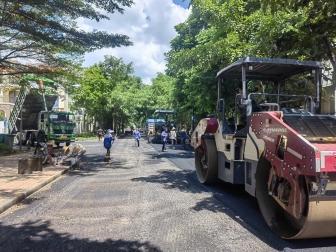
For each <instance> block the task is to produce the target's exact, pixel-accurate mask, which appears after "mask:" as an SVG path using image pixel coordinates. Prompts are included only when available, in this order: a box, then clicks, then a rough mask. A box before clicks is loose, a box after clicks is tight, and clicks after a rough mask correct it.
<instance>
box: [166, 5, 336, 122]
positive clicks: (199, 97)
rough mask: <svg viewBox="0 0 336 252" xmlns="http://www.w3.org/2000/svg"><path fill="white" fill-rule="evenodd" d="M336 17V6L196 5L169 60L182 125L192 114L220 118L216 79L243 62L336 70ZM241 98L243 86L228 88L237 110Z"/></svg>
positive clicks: (227, 85)
mask: <svg viewBox="0 0 336 252" xmlns="http://www.w3.org/2000/svg"><path fill="white" fill-rule="evenodd" d="M335 13H336V2H335V1H332V0H328V1H318V0H309V1H303V0H302V1H293V0H282V1H274V0H260V1H259V0H250V1H246V0H226V1H218V0H194V1H192V9H191V15H190V16H189V17H188V19H187V20H186V21H185V22H184V23H182V24H179V25H177V26H176V31H177V33H178V35H177V36H176V37H175V38H174V39H173V40H172V42H171V50H170V51H169V52H168V53H167V55H166V56H167V61H168V64H167V66H168V68H167V73H168V75H169V76H171V77H173V78H175V79H176V82H175V93H174V99H175V104H176V106H177V108H178V111H179V115H180V117H181V120H183V118H190V116H191V114H192V111H194V112H195V114H196V115H198V116H199V117H202V116H204V115H205V114H207V113H214V111H215V109H216V100H217V90H216V82H217V80H216V73H217V72H218V71H219V70H220V69H222V68H223V67H225V66H227V65H228V64H230V63H232V62H234V61H235V60H237V59H239V58H241V57H245V56H257V57H285V58H287V57H288V58H297V59H300V60H321V61H325V60H329V61H330V62H331V64H332V66H333V69H334V70H335V69H336V51H335V50H336V47H335V41H336V22H335V17H334V16H335V15H334V14H335ZM334 72H335V71H334ZM334 79H335V77H334ZM292 91H293V90H292ZM294 91H298V90H294ZM236 92H237V85H235V84H234V83H232V82H231V83H225V85H224V92H223V96H224V98H225V99H226V101H227V102H228V103H229V104H231V105H232V104H233V101H232V100H233V98H234V95H235V93H236Z"/></svg>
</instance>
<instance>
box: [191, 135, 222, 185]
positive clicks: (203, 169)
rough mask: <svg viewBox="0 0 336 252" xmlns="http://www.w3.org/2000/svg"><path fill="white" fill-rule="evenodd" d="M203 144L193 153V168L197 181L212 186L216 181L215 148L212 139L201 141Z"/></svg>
mask: <svg viewBox="0 0 336 252" xmlns="http://www.w3.org/2000/svg"><path fill="white" fill-rule="evenodd" d="M202 141H203V143H202V145H201V146H200V147H198V148H197V149H196V151H195V166H196V174H197V177H198V180H199V181H200V182H201V183H202V184H212V183H214V182H215V181H216V180H217V172H218V165H217V162H218V161H217V148H216V143H215V140H214V139H207V138H204V139H202Z"/></svg>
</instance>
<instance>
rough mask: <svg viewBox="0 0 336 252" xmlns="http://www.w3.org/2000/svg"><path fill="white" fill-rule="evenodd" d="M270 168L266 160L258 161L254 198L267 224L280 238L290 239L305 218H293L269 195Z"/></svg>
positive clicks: (299, 228) (298, 230)
mask: <svg viewBox="0 0 336 252" xmlns="http://www.w3.org/2000/svg"><path fill="white" fill-rule="evenodd" d="M271 169H272V168H271V165H270V163H269V162H268V161H267V160H265V159H261V160H260V161H259V163H258V167H257V172H256V198H257V201H258V205H259V209H260V211H261V213H262V215H263V217H264V219H265V221H266V223H267V225H268V226H269V227H270V228H271V229H272V230H273V231H274V232H275V233H277V234H278V235H279V236H281V237H282V238H284V239H290V238H293V237H294V236H295V235H296V234H298V233H299V232H300V230H301V229H302V227H303V224H304V222H305V219H306V218H305V217H302V218H301V219H300V220H297V219H295V218H294V217H292V216H291V215H290V214H288V213H287V212H286V211H285V210H284V209H283V208H282V207H281V206H280V205H279V204H278V203H277V202H276V201H275V200H274V199H273V197H272V196H270V195H269V193H268V188H267V187H268V178H269V173H270V171H271Z"/></svg>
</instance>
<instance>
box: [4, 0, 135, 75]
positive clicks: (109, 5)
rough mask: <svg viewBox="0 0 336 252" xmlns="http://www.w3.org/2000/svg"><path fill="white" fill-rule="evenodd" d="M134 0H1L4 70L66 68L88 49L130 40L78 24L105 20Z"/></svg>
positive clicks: (111, 45)
mask: <svg viewBox="0 0 336 252" xmlns="http://www.w3.org/2000/svg"><path fill="white" fill-rule="evenodd" d="M132 3H133V1H132V0H106V1H100V0H67V1H59V0H51V1H46V0H1V1H0V13H1V14H0V15H1V16H0V70H1V71H0V75H6V74H20V73H31V72H33V73H46V72H55V71H60V70H61V69H63V68H64V67H66V66H67V65H69V64H70V63H72V62H74V61H76V59H77V57H78V56H79V55H81V54H83V53H84V52H88V51H92V50H96V49H99V48H102V47H116V46H122V45H125V46H127V45H130V44H131V42H130V41H129V39H128V37H127V36H125V35H121V34H110V33H107V32H104V31H97V30H94V31H92V32H87V31H84V30H82V29H81V28H80V27H78V24H77V20H78V18H86V19H92V20H96V21H100V20H102V19H109V17H108V14H111V13H114V12H116V11H117V12H121V13H122V12H123V10H124V9H123V8H124V7H127V6H130V5H131V4H132Z"/></svg>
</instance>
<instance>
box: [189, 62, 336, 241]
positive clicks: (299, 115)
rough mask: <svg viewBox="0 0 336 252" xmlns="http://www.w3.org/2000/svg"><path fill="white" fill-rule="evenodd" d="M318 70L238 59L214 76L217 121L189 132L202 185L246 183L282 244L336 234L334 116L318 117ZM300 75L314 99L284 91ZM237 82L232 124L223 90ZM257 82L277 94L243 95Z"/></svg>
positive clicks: (310, 64)
mask: <svg viewBox="0 0 336 252" xmlns="http://www.w3.org/2000/svg"><path fill="white" fill-rule="evenodd" d="M321 70H322V65H321V63H320V62H315V61H304V62H301V61H297V60H290V59H265V58H254V57H247V58H243V59H240V60H239V61H237V62H235V63H233V64H231V65H229V66H227V67H226V68H224V69H222V70H221V71H219V72H218V74H217V78H218V113H217V116H216V117H208V118H204V119H202V120H201V121H200V122H199V123H198V125H197V127H196V129H195V130H194V132H193V134H192V146H193V147H194V148H195V165H196V172H197V176H198V179H199V181H200V182H201V183H205V184H211V183H213V182H214V181H215V180H216V179H220V180H223V181H225V182H228V183H232V184H238V185H243V186H244V187H245V190H246V192H248V193H249V194H250V195H252V196H253V197H256V199H257V202H258V204H259V208H260V210H261V213H262V215H263V217H264V219H265V221H266V223H267V225H268V226H269V227H270V228H271V229H272V230H273V231H274V232H276V233H277V234H279V235H280V236H281V237H282V238H284V239H303V238H316V237H334V236H336V228H335V227H336V214H335V209H336V193H335V192H336V190H335V188H336V169H335V167H336V158H335V156H336V119H335V117H332V116H328V115H322V114H320V112H319V111H320V102H321V76H322V73H321ZM298 74H301V75H300V77H301V79H302V78H304V77H305V78H307V77H309V75H312V77H313V78H310V79H309V80H310V81H312V80H313V82H314V87H315V95H313V96H311V95H310V94H309V93H308V92H307V89H303V90H302V89H301V91H303V92H305V94H303V95H301V94H289V93H288V92H286V90H285V88H286V87H287V88H288V86H285V82H286V81H287V80H288V79H289V78H293V76H296V75H298ZM238 79H239V80H241V89H240V92H238V93H233V92H232V93H230V95H232V96H235V113H234V115H235V118H234V120H233V123H231V122H232V119H231V118H230V115H232V110H231V111H230V113H228V112H227V111H228V108H226V107H225V104H226V103H225V101H224V98H223V97H224V96H223V93H222V85H224V84H225V83H228V81H233V80H238ZM257 80H258V81H262V84H263V87H270V86H269V85H272V87H274V88H273V90H275V92H269V93H267V92H264V91H263V90H261V91H257V92H248V88H247V84H248V83H249V88H251V87H253V85H256V83H258V82H257ZM231 83H232V82H231ZM287 83H288V82H287ZM291 83H293V82H291ZM226 90H228V89H226ZM230 90H233V89H232V88H231V89H230ZM237 90H238V89H237ZM226 97H228V95H226ZM299 102H300V105H298V104H299Z"/></svg>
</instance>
